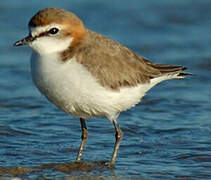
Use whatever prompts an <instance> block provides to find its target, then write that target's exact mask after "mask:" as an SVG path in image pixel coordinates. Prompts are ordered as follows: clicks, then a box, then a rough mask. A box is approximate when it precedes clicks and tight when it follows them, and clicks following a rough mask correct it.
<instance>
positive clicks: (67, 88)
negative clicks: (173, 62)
mask: <svg viewBox="0 0 211 180" xmlns="http://www.w3.org/2000/svg"><path fill="white" fill-rule="evenodd" d="M31 69H32V77H33V80H34V82H35V84H36V86H37V88H38V89H39V90H40V91H41V92H42V93H43V94H44V95H45V96H46V97H47V98H48V99H49V100H50V101H51V102H53V103H54V104H55V105H57V106H58V107H59V108H61V109H62V110H63V111H65V112H67V113H69V114H72V115H75V116H78V117H82V118H88V117H92V116H106V117H108V119H110V120H112V117H114V116H116V115H117V114H118V113H120V112H121V111H124V110H126V109H128V108H130V107H132V106H134V105H135V104H137V103H138V102H139V101H140V100H141V98H142V97H143V96H144V95H145V93H146V91H148V90H149V89H150V85H149V84H143V85H138V86H136V87H124V88H121V89H120V91H113V90H111V89H108V88H104V87H102V86H101V85H100V84H99V83H98V82H97V79H96V78H95V77H94V76H93V75H92V74H91V73H90V72H89V71H87V69H86V68H85V67H84V66H83V65H81V64H79V63H78V62H77V61H76V60H75V59H74V58H73V59H71V60H69V61H66V62H64V63H63V62H61V61H59V59H58V57H57V55H55V54H54V55H51V56H45V57H38V56H37V55H35V54H33V55H32V59H31Z"/></svg>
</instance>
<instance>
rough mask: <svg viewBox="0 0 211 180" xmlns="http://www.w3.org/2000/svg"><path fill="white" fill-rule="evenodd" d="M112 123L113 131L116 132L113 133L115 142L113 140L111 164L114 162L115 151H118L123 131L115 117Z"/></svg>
mask: <svg viewBox="0 0 211 180" xmlns="http://www.w3.org/2000/svg"><path fill="white" fill-rule="evenodd" d="M113 124H114V128H115V132H116V134H115V137H116V142H115V147H114V151H113V155H112V158H111V165H112V166H113V165H114V164H115V161H116V157H117V153H118V150H119V146H120V142H121V140H122V136H123V132H122V130H121V129H120V127H119V125H118V124H117V121H116V119H115V120H114V121H113Z"/></svg>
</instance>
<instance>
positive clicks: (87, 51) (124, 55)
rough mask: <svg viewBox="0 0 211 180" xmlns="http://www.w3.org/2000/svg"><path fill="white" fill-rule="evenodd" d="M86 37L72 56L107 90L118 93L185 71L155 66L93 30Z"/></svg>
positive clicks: (173, 67) (168, 66) (171, 67)
mask: <svg viewBox="0 0 211 180" xmlns="http://www.w3.org/2000/svg"><path fill="white" fill-rule="evenodd" d="M87 33H88V35H87V37H86V38H85V39H84V40H83V43H80V44H78V45H77V46H76V47H75V48H74V49H73V50H72V53H71V54H72V55H73V54H77V56H76V59H77V61H78V62H80V63H81V64H83V65H84V66H85V67H86V68H87V69H88V70H89V71H90V72H91V73H92V74H93V75H94V76H95V77H96V78H97V79H98V81H99V82H100V84H101V85H102V86H104V87H109V88H112V89H114V90H118V89H119V88H120V87H122V86H135V85H137V84H139V83H148V82H149V81H150V79H151V78H153V77H157V76H160V75H162V74H165V73H170V72H175V71H182V70H183V69H184V67H181V66H170V65H159V64H153V63H151V62H150V61H148V60H145V59H143V58H142V57H140V56H138V55H136V54H135V53H133V52H132V51H131V50H129V49H128V48H127V47H124V46H122V45H120V44H119V43H117V42H115V41H113V40H111V39H109V38H106V37H104V36H102V35H100V34H98V33H95V32H92V31H90V30H88V31H87ZM68 56H69V54H67V55H66V57H67V58H66V59H68Z"/></svg>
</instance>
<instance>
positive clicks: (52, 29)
mask: <svg viewBox="0 0 211 180" xmlns="http://www.w3.org/2000/svg"><path fill="white" fill-rule="evenodd" d="M58 32H59V29H58V28H51V29H50V30H49V33H50V34H53V35H54V34H56V33H58Z"/></svg>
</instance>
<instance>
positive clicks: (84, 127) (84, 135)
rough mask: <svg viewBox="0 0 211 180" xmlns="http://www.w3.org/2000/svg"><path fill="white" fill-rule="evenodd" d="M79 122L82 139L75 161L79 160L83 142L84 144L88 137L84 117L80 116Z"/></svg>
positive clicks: (83, 145)
mask: <svg viewBox="0 0 211 180" xmlns="http://www.w3.org/2000/svg"><path fill="white" fill-rule="evenodd" d="M80 122H81V131H82V134H81V139H82V141H81V146H80V149H79V151H78V156H77V159H76V161H77V162H80V160H81V157H82V154H83V151H84V147H85V144H86V141H87V138H88V130H87V127H86V122H85V119H82V118H80Z"/></svg>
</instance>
